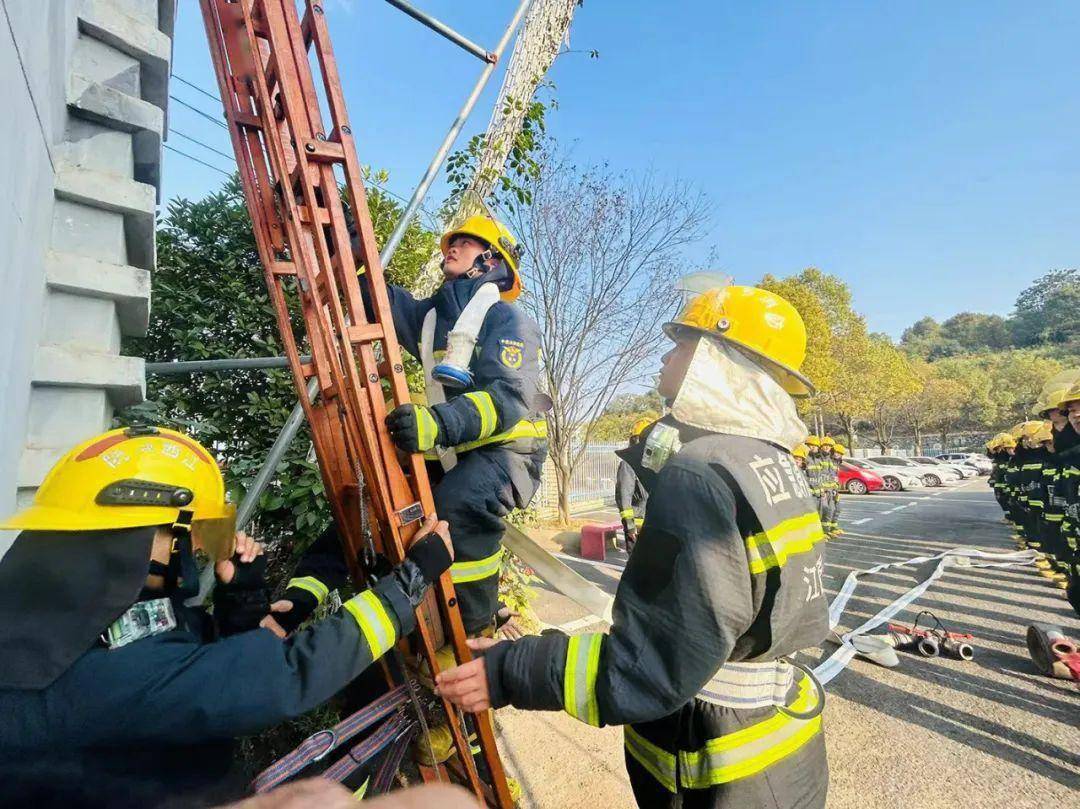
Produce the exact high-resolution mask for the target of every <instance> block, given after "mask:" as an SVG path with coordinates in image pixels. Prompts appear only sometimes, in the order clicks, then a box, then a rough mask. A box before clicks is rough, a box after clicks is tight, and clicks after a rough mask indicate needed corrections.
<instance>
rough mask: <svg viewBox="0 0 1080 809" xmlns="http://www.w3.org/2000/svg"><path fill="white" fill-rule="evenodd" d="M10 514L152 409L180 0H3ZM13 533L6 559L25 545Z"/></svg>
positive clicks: (1, 485) (4, 439) (1, 427)
mask: <svg viewBox="0 0 1080 809" xmlns="http://www.w3.org/2000/svg"><path fill="white" fill-rule="evenodd" d="M0 6H2V11H3V15H2V17H0V75H2V76H4V77H5V85H6V87H7V89H8V91H9V92H8V95H9V97H10V102H9V104H7V105H6V109H5V114H4V115H2V116H0V188H4V189H5V193H4V194H3V195H2V196H0V244H2V245H3V246H4V250H3V253H2V254H0V255H2V256H3V257H2V259H0V261H2V262H3V267H2V272H3V275H2V278H3V282H4V283H3V287H2V289H3V293H2V294H0V322H3V323H4V324H5V325H6V326H7V328H6V329H5V332H6V334H7V335H8V337H7V340H6V341H5V343H4V347H3V349H2V350H0V512H2V513H3V514H5V515H6V514H8V513H10V512H11V511H12V510H13V509H14V508H15V507H17V506H19V505H22V504H24V503H26V502H28V501H29V499H30V498H31V497H32V496H33V493H34V491H35V490H36V488H37V486H38V485H39V484H40V483H41V481H42V479H43V478H44V476H45V473H46V472H47V471H48V469H49V467H50V466H51V465H52V464H53V462H54V461H55V460H56V459H57V458H59V457H60V455H61V454H62V453H63V452H64V451H65V450H66V449H68V448H70V447H71V445H72V444H74V443H75V442H77V441H81V440H83V439H85V438H88V437H90V436H92V435H94V434H95V433H98V432H100V431H101V430H103V429H106V428H107V427H108V426H109V424H110V422H111V419H112V415H113V412H114V410H115V409H116V408H118V407H122V406H124V405H128V404H133V403H136V402H139V401H141V400H142V398H143V395H144V390H145V381H144V373H143V361H142V359H141V358H137V357H124V356H121V355H120V340H121V337H122V336H124V335H141V334H144V333H145V331H146V326H147V320H148V317H149V305H150V272H151V271H152V270H153V268H154V262H155V250H154V216H155V213H156V207H157V202H158V187H159V178H160V169H161V141H162V134H163V132H164V124H165V112H166V109H167V99H168V77H169V64H170V59H171V54H172V42H171V36H172V27H173V19H174V14H175V0H0ZM10 540H11V537H10V535H7V536H5V535H3V534H0V553H2V552H3V551H4V550H6V548H7V545H8V544H9V543H10Z"/></svg>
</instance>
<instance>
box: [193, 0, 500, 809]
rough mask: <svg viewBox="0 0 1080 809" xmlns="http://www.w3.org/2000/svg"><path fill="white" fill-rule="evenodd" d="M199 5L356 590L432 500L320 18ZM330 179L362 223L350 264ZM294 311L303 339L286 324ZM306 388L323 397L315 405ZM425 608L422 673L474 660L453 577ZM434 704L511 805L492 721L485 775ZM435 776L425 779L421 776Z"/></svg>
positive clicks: (468, 773)
mask: <svg viewBox="0 0 1080 809" xmlns="http://www.w3.org/2000/svg"><path fill="white" fill-rule="evenodd" d="M200 2H201V5H202V11H203V17H204V20H205V23H206V31H207V37H208V39H209V43H210V52H211V57H212V59H213V63H214V68H215V72H216V73H217V78H218V84H219V87H220V90H221V98H222V100H223V104H224V107H225V117H226V119H227V121H228V126H229V132H230V136H231V138H232V142H233V149H234V151H235V153H236V159H237V164H238V166H239V170H240V178H241V181H242V183H243V187H244V194H245V197H246V200H247V206H248V209H249V210H250V213H251V219H252V225H253V228H254V232H255V241H256V245H257V247H258V252H259V257H260V259H261V261H262V265H263V270H264V275H265V280H266V285H267V288H268V290H269V292H270V299H271V302H272V305H273V307H274V310H275V312H276V316H277V324H278V329H279V331H280V333H281V337H282V341H283V344H284V346H285V353H286V355H287V358H288V362H289V367H290V369H291V370H292V374H293V379H294V382H295V385H296V390H297V392H298V393H299V395H300V402H301V403H302V405H303V408H304V415H305V416H306V417H307V420H308V422H309V424H310V425H311V431H312V437H313V442H314V445H315V451H316V454H317V456H318V459H319V467H320V470H321V472H322V476H323V482H324V485H325V487H326V492H327V497H328V499H329V501H330V503H331V506H332V508H333V512H334V518H335V521H336V522H337V525H338V527H339V530H340V534H341V537H342V542H343V544H344V546H345V551H346V557H347V559H348V561H349V564H350V568H351V571H352V574H353V576H354V579H355V580H356V581H358V582H365V581H367V577H368V574H369V573H370V566H371V564H372V563H373V562H374V556H375V554H380V555H383V556H385V557H386V558H387V559H389V560H390V562H392V563H398V562H400V561H401V560H402V559H403V558H404V554H405V549H406V548H407V547H408V545H409V543H410V541H411V540H412V539H413V538H414V536H415V534H416V532H417V529H418V528H419V527H420V525H421V521H422V519H423V517H424V515H426V514H430V513H431V512H432V511H433V510H434V505H433V502H432V496H431V489H430V486H429V484H428V479H427V473H426V470H425V467H424V463H423V459H422V458H421V456H419V455H413V456H411V457H410V458H409V459H408V462H407V468H406V469H403V468H402V466H401V464H400V463H399V461H398V455H397V451H396V449H395V448H394V446H393V444H392V443H391V441H390V436H389V434H388V432H387V430H386V427H385V425H384V423H383V420H384V417H385V416H386V413H387V410H388V405H387V402H386V397H387V395H389V397H390V399H391V401H392V404H390V405H389V406H390V407H393V406H396V405H399V404H402V403H405V402H407V401H408V400H409V392H408V388H407V386H406V382H405V375H404V371H403V368H402V363H401V352H400V349H399V347H398V343H397V338H396V336H395V333H394V327H393V322H392V319H391V314H390V304H389V299H388V296H387V290H386V285H385V282H384V279H383V268H382V262H381V260H380V257H379V253H378V251H377V247H376V243H375V235H374V231H373V228H372V223H371V220H370V217H369V216H368V208H367V200H366V193H365V190H364V185H363V182H362V179H361V172H360V164H359V162H358V160H357V157H356V150H355V146H354V142H353V134H352V129H351V126H350V122H349V117H348V115H347V114H346V111H345V105H344V101H343V98H342V92H341V83H340V80H339V77H338V73H337V66H336V62H335V59H334V54H333V50H332V48H331V45H330V39H329V34H328V30H327V26H326V20H325V16H324V13H323V9H322V7H321V5H319V4H318V3H315V2H312V0H307V1H306V2H305V3H304V14H303V17H302V18H301V17H300V15H299V13H298V10H297V6H296V3H295V0H238V1H237V0H200ZM395 5H398V4H397V3H395ZM402 5H403V4H402ZM311 56H314V57H315V58H314V59H311ZM487 56H488V57H489V58H492V55H491V54H488V55H487ZM492 61H493V58H492ZM313 62H314V64H315V65H316V67H317V72H318V74H319V77H320V78H321V86H322V91H323V96H322V100H323V101H324V102H325V105H326V109H327V110H328V113H329V119H330V120H329V126H327V125H326V123H324V120H323V113H322V110H321V108H320V96H319V94H318V91H317V89H316V84H315V78H314V75H313V70H312V65H313ZM339 173H340V177H341V179H342V180H343V182H344V186H345V190H346V194H347V197H348V200H349V207H350V208H351V213H352V216H353V218H354V220H355V225H356V233H357V236H358V239H357V241H358V244H359V254H358V255H355V256H354V254H353V250H352V247H351V246H350V237H349V233H348V230H347V220H346V213H345V206H344V204H343V201H342V197H341V194H340V193H339ZM358 266H362V267H363V268H364V272H363V274H362V275H360V276H358V275H357V272H356V267H358ZM361 284H365V285H366V290H364V291H366V292H367V295H368V299H369V301H370V303H371V308H372V310H373V315H374V317H373V318H371V319H369V318H368V317H367V314H366V313H365V307H364V296H363V294H362V290H361V286H360V285H361ZM296 314H300V315H301V316H302V321H303V328H302V329H295V327H294V323H293V319H294V317H295V315H296ZM301 349H304V350H305V352H306V353H308V354H310V358H308V357H307V356H302V355H301ZM309 386H311V387H315V389H316V391H317V396H314V397H310V398H309V395H308V392H307V391H308V389H309ZM365 514H366V515H368V516H369V517H370V519H369V520H364V519H363V515H365ZM419 612H420V614H419V615H418V632H417V640H418V645H419V651H420V653H421V654H422V656H423V657H424V659H426V660H427V662H428V665H429V666H430V667H431V670H432V671H437V670H438V666H437V663H436V658H435V650H436V649H437V648H439V647H440V646H441V645H442V644H443V643H444V642H445V641H447V640H448V641H449V643H450V644H451V645H452V647H453V649H454V652H455V656H456V658H457V660H458V661H459V662H464V661H467V660H468V659H469V658H470V654H469V651H468V649H467V647H466V645H465V632H464V629H463V627H462V623H461V617H460V614H459V612H458V610H457V606H456V600H455V597H454V588H453V584H452V583H451V579H450V574H449V572H447V573H445V574H443V576H442V579H441V580H440V581H439V582H438V583H437V584H436V586H435V588H434V589H433V593H431V594H429V597H428V599H427V601H426V602H425V603H424V604H423V605H422V607H421V610H420V611H419ZM441 705H442V710H443V711H445V712H446V716H447V720H448V721H447V724H448V726H449V728H450V730H451V733H452V736H453V740H454V746H455V749H456V751H457V756H456V758H455V759H451V765H452V766H454V767H455V768H456V770H457V775H458V776H459V777H460V778H461V779H462V780H463V781H464V782H465V783H466V784H467V785H468V786H469V787H470V788H471V789H472V791H473V792H474V793H475V794H476V795H477V796H478V797H480V798H481V799H483V800H485V801H486V802H487V803H489V804H491V805H494V806H498V807H509V806H512V800H511V798H510V794H509V790H508V788H507V784H506V778H505V775H504V773H503V768H502V763H501V761H500V759H499V754H498V750H497V748H496V745H495V736H494V732H493V729H492V725H491V720H490V716H489V715H488V714H487V713H484V714H477V715H472V717H471V720H470V721H471V725H472V727H473V728H475V731H476V734H477V736H478V740H479V745H480V749H481V752H482V755H483V761H484V765H485V768H484V769H485V770H486V772H485V773H484V777H483V779H482V778H481V775H480V772H479V770H478V768H477V766H476V762H475V761H474V759H473V756H472V754H471V752H470V747H469V741H468V738H467V733H468V732H469V728H468V727H466V726H465V723H463V722H462V721H461V717H460V714H458V713H457V712H456V710H455V709H454V708H453V707H452V706H451V705H450V704H449V703H448V702H446V701H445V700H442V701H441ZM438 774H439V771H438V770H433V771H425V777H438Z"/></svg>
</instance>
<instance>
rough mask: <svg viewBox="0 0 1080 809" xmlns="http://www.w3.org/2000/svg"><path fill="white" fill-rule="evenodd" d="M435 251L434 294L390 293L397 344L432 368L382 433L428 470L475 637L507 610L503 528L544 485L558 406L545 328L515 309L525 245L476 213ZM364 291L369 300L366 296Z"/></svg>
mask: <svg viewBox="0 0 1080 809" xmlns="http://www.w3.org/2000/svg"><path fill="white" fill-rule="evenodd" d="M439 247H440V250H441V251H442V255H443V263H442V271H443V283H442V285H441V286H440V287H439V289H438V290H437V291H436V292H435V294H433V295H432V296H431V297H428V298H415V297H414V296H413V295H412V293H410V292H409V291H408V290H407V289H405V288H404V287H399V286H395V285H390V286H389V287H388V294H389V299H390V308H391V310H392V312H393V318H394V329H395V331H396V332H397V337H398V341H399V342H400V343H401V346H402V347H403V348H404V349H405V350H406V351H408V352H409V353H410V354H412V355H413V356H414V357H416V358H417V359H418V360H420V362H421V364H422V365H423V366H424V378H425V391H424V396H423V397H420V400H419V401H418V402H417V403H412V404H406V405H401V406H399V407H397V408H395V409H394V410H393V411H392V412H391V413H390V414H389V415H388V416H387V418H386V425H387V427H388V428H389V430H390V436H391V438H392V440H393V442H394V444H395V445H396V446H397V447H398V448H399V449H400V450H402V451H403V452H407V453H423V454H424V457H425V459H426V460H427V461H428V473H429V477H430V479H431V482H432V490H433V494H434V497H435V509H436V512H437V513H438V514H439V516H440V517H441V518H442V519H444V520H447V521H448V522H449V524H450V530H451V534H452V536H453V538H454V550H455V562H454V566H453V568H452V570H451V573H452V576H453V579H454V585H455V588H456V591H457V598H458V603H459V605H460V607H461V618H462V621H463V622H464V624H465V631H466V632H467V633H469V634H470V635H475V634H479V633H480V632H482V631H484V630H485V629H487V628H488V627H489V626H491V625H492V623H493V621H494V620H495V615H496V613H497V612H498V611H499V603H498V594H499V569H500V560H501V558H502V538H503V534H504V526H503V522H502V520H503V517H505V516H506V515H507V514H509V513H510V512H511V511H513V510H514V509H516V508H526V507H527V506H528V505H529V503H530V502H531V501H532V498H533V495H534V494H535V493H536V490H537V489H538V488H539V486H540V472H541V469H542V467H543V465H544V461H545V459H546V458H547V422H546V421H545V419H544V413H545V412H546V411H547V410H548V409H550V407H551V400H550V398H548V397H547V396H546V395H545V394H542V393H541V392H540V389H539V379H540V367H539V363H540V329H539V328H538V327H537V325H536V323H535V322H534V321H533V319H532V318H531V317H529V315H528V314H526V312H525V311H524V310H523V309H522V308H521V307H520V306H519V305H518V304H517V303H515V301H516V300H517V298H518V297H519V296H520V295H521V293H522V282H521V274H520V269H521V267H520V263H521V256H522V246H521V244H520V243H519V242H518V240H517V239H516V238H515V237H514V235H513V234H512V233H511V232H510V231H509V229H508V228H507V227H506V226H505V225H504V224H503V223H502V222H499V221H498V220H496V219H494V218H492V217H491V216H489V215H487V214H478V215H475V216H470V217H468V218H466V219H465V220H464V221H463V222H461V224H460V225H457V226H456V227H452V228H450V229H449V230H447V231H446V233H444V234H443V236H442V238H441V239H440V241H439ZM361 290H362V292H363V293H364V295H365V300H369V297H368V296H369V291H368V290H367V285H366V284H364V283H361Z"/></svg>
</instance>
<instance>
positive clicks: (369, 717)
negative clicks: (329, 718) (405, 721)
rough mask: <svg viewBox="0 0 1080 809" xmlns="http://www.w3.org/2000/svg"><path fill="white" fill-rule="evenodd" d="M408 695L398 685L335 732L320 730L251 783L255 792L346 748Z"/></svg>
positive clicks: (334, 729) (403, 687)
mask: <svg viewBox="0 0 1080 809" xmlns="http://www.w3.org/2000/svg"><path fill="white" fill-rule="evenodd" d="M408 698H409V695H408V691H407V690H406V688H405V686H403V685H399V686H398V687H397V688H394V689H393V690H391V691H388V692H387V693H386V694H384V695H383V696H381V697H379V698H378V699H377V700H375V701H374V702H373V703H371V704H370V705H368V706H367V707H365V708H361V709H360V710H359V711H357V712H356V713H354V714H351V715H350V716H347V717H346V718H344V719H342V720H341V721H340V722H338V723H337V724H336V725H334V726H333V727H332V728H327V729H326V730H320V731H318V732H317V733H313V734H311V735H310V736H308V737H307V739H305V740H304V741H303V742H301V743H300V745H299V746H298V747H297V748H296V749H295V750H293V751H292V752H291V753H288V754H286V755H284V756H282V757H281V758H279V759H278V760H277V761H275V762H274V763H273V764H271V765H270V766H269V767H267V768H266V769H265V770H263V771H262V772H261V773H259V774H258V775H257V776H256V777H255V780H254V781H252V782H251V788H252V789H253V790H254V791H255V792H266V791H267V790H270V789H273V788H274V787H276V786H277V785H278V784H280V783H282V782H283V781H286V780H288V779H289V778H292V777H293V776H294V775H296V774H297V773H298V772H300V771H301V770H303V769H304V768H305V767H307V766H308V765H309V764H311V763H312V762H315V761H318V760H319V759H322V758H325V757H326V756H327V755H328V754H329V753H331V752H332V751H333V750H334V749H335V748H337V747H338V746H339V745H342V744H344V743H345V742H347V741H348V740H349V739H351V738H352V737H353V736H355V735H356V734H357V733H359V732H360V731H362V730H366V729H367V728H369V727H371V726H372V725H373V724H375V723H376V722H378V721H379V720H380V719H382V718H383V717H384V716H387V715H389V714H390V713H391V712H393V711H394V710H395V709H396V708H397V707H398V706H399V705H404V704H405V702H406V700H408Z"/></svg>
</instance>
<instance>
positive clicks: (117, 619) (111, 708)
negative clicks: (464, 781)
mask: <svg viewBox="0 0 1080 809" xmlns="http://www.w3.org/2000/svg"><path fill="white" fill-rule="evenodd" d="M235 522H236V518H235V512H234V509H233V507H232V505H231V504H230V503H229V502H228V501H227V499H226V496H225V485H224V481H223V479H222V475H221V471H220V469H219V468H218V464H217V462H216V460H215V459H214V456H213V454H212V453H211V452H210V451H209V450H207V449H206V447H204V446H202V445H201V444H199V443H198V442H196V441H194V440H192V439H191V438H189V437H188V436H186V435H184V434H182V433H179V432H175V431H173V430H166V429H156V428H128V429H122V430H112V431H110V432H107V433H104V434H103V435H99V436H97V437H95V438H92V439H90V440H88V441H84V442H83V443H81V444H79V445H78V446H76V447H75V448H74V449H72V450H71V451H70V452H68V453H67V454H66V455H65V456H64V457H63V458H61V459H60V460H59V461H58V462H57V463H56V465H55V466H54V467H53V469H52V470H51V471H50V472H49V474H48V476H47V477H46V478H45V480H44V482H43V483H42V485H41V487H40V489H39V490H38V491H37V494H36V496H35V498H34V501H33V503H32V504H31V505H30V506H29V507H27V508H26V509H24V510H23V511H21V512H19V513H17V514H15V515H14V516H12V517H9V518H8V519H7V520H5V521H4V522H3V523H2V524H0V528H4V529H8V530H15V531H19V532H20V533H19V534H18V536H17V538H16V539H15V542H14V544H13V545H12V546H11V548H10V550H9V551H8V552H7V554H6V555H5V556H4V558H3V559H2V560H0V659H2V660H3V665H0V777H2V778H3V783H4V795H5V798H8V799H9V800H11V799H12V798H13V796H21V797H22V798H26V799H27V800H26V802H23V801H22V800H21V799H20V798H19V797H15V799H14V800H13V801H12V804H11V805H32V804H31V803H30V798H29V796H33V795H40V794H42V792H41V791H42V790H45V791H46V792H47V793H48V795H49V796H50V798H51V799H52V800H54V801H56V803H50V804H49V805H59V801H60V799H61V798H63V796H64V795H68V796H69V797H71V798H73V800H71V801H70V803H71V804H72V805H93V806H106V805H107V806H149V805H159V804H165V803H168V804H169V805H176V806H203V805H211V804H215V805H216V804H217V803H220V802H222V801H225V800H229V799H231V798H234V797H238V796H240V795H242V794H244V793H245V792H246V791H247V778H245V777H243V774H242V772H241V771H240V768H238V767H231V766H230V763H231V760H232V757H233V753H234V740H235V739H236V737H238V736H241V735H248V734H251V733H255V732H258V731H259V730H262V729H264V728H267V727H270V726H272V725H275V724H278V723H279V722H282V721H283V720H285V719H289V718H292V717H295V716H298V715H300V714H302V713H304V712H305V711H308V710H310V709H312V708H314V707H315V706H317V705H319V704H321V703H323V702H325V701H326V700H328V699H329V698H330V697H332V696H333V695H334V694H335V693H337V692H338V691H339V690H341V688H343V687H344V686H345V685H346V684H348V683H349V682H351V681H352V680H354V679H355V678H356V677H357V676H358V675H359V674H360V673H361V672H362V671H364V669H366V668H367V667H368V666H369V665H370V664H371V663H372V661H374V660H376V659H378V658H379V657H380V656H381V655H382V654H383V653H384V652H386V651H387V650H388V649H389V648H390V647H391V646H392V645H393V644H394V643H395V642H396V640H397V639H398V638H400V637H403V636H404V635H406V634H407V633H409V632H411V631H412V628H413V626H414V622H415V614H414V608H415V606H416V605H417V604H419V602H420V600H422V599H423V597H424V594H425V592H426V591H427V589H428V586H429V583H430V582H433V581H434V580H435V579H436V578H438V576H439V575H441V573H442V572H443V571H445V570H446V569H447V568H448V567H449V566H450V562H451V559H452V556H451V549H450V543H449V538H448V536H447V533H446V526H445V524H435V523H430V524H429V525H428V526H427V528H428V533H427V535H426V536H423V537H422V538H421V539H420V540H418V541H417V542H416V543H415V544H414V545H413V546H412V547H411V548H410V551H409V557H408V559H407V560H406V561H405V562H404V563H403V564H402V565H401V566H399V567H397V568H395V569H393V570H392V571H391V572H390V573H388V575H386V576H385V577H383V578H382V579H380V581H379V583H378V585H377V586H376V587H375V588H373V589H371V590H365V591H363V592H361V593H360V594H359V595H357V596H355V597H354V598H352V599H350V600H349V601H347V602H346V603H345V604H344V609H343V610H341V611H340V612H338V613H337V614H336V615H333V616H331V617H329V618H326V619H325V620H323V621H321V622H319V623H317V624H315V625H313V626H311V627H310V628H308V629H304V630H301V631H299V632H297V633H296V634H294V635H293V636H292V637H291V638H289V639H287V640H285V641H282V640H281V639H280V638H279V637H278V636H276V635H275V634H274V633H273V632H272V631H270V630H268V629H266V628H260V626H259V624H260V620H261V619H263V618H265V616H266V613H267V610H268V602H267V599H266V598H265V597H263V598H262V599H261V601H260V600H259V599H258V594H259V592H260V591H261V588H262V587H263V577H262V575H261V566H260V564H259V563H260V562H261V561H262V560H263V558H264V557H262V556H260V555H259V553H260V549H259V548H258V546H257V545H256V544H255V543H253V542H252V541H251V540H250V539H248V538H247V537H243V536H241V537H240V541H239V542H237V536H236V534H235ZM432 532H434V533H432ZM200 563H205V564H206V565H213V566H214V571H215V572H216V574H217V577H218V579H219V585H218V587H217V589H216V590H215V592H214V612H213V614H212V615H211V614H210V613H209V612H208V611H207V610H206V609H205V608H203V607H201V606H199V607H194V606H191V605H190V604H191V597H192V596H193V595H195V593H196V591H197V589H198V585H199V580H200V570H199V566H200ZM226 612H229V613H234V614H233V615H231V616H230V615H226V614H224V613H226ZM228 633H231V634H228ZM5 803H7V802H6V801H5Z"/></svg>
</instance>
